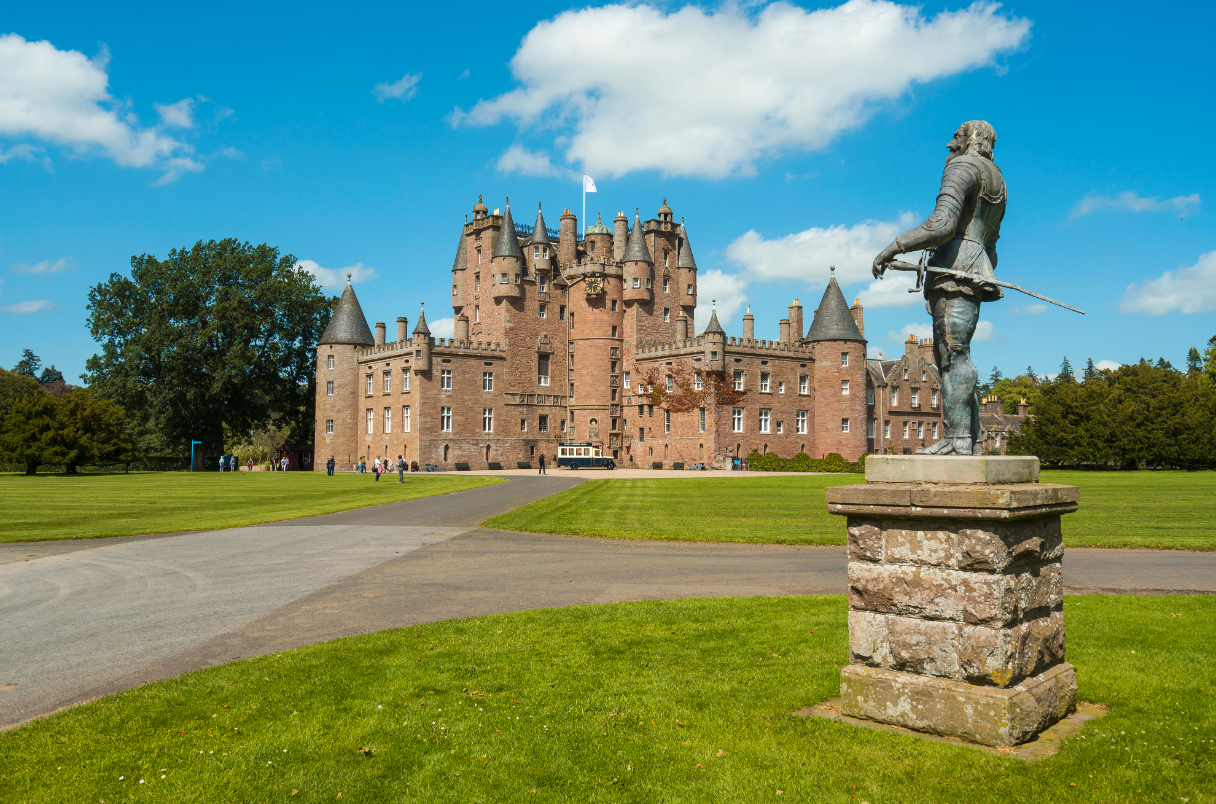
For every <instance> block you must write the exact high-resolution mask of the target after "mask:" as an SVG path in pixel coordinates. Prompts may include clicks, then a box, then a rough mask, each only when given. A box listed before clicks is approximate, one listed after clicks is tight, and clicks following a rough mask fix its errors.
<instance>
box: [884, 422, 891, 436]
mask: <svg viewBox="0 0 1216 804" xmlns="http://www.w3.org/2000/svg"><path fill="white" fill-rule="evenodd" d="M882 437H883V438H890V437H891V422H883V425H882Z"/></svg>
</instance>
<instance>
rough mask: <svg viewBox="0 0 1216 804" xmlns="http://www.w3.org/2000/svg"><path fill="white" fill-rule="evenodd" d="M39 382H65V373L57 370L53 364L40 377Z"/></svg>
mask: <svg viewBox="0 0 1216 804" xmlns="http://www.w3.org/2000/svg"><path fill="white" fill-rule="evenodd" d="M38 382H40V383H43V384H45V383H48V382H63V372H62V371H60V370H59V369H57V368H55V364H54V363H52V364H51V365H49V366H47V367H46V368H44V369H43V370H42V373H41V374H39V375H38Z"/></svg>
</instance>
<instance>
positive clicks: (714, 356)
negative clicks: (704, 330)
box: [709, 352, 718, 360]
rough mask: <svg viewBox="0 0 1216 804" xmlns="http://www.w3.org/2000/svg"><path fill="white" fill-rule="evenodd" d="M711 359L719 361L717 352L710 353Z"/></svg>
mask: <svg viewBox="0 0 1216 804" xmlns="http://www.w3.org/2000/svg"><path fill="white" fill-rule="evenodd" d="M709 359H710V360H717V359H718V353H717V352H710V353H709Z"/></svg>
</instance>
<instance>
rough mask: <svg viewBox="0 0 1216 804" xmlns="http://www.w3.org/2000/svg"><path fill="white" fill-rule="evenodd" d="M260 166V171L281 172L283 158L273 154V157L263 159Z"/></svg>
mask: <svg viewBox="0 0 1216 804" xmlns="http://www.w3.org/2000/svg"><path fill="white" fill-rule="evenodd" d="M260 164H261V167H262V170H282V169H283V157H281V156H279V155H278V154H275V155H274V156H271V157H268V158H266V159H263V160H262V161H261V163H260Z"/></svg>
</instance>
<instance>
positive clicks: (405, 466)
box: [325, 455, 418, 483]
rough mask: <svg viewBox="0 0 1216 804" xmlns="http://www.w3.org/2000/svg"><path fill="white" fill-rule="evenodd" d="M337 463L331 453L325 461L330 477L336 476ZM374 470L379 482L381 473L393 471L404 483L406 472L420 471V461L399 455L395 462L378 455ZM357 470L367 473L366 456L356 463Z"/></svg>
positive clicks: (373, 466)
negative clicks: (409, 459) (382, 458)
mask: <svg viewBox="0 0 1216 804" xmlns="http://www.w3.org/2000/svg"><path fill="white" fill-rule="evenodd" d="M337 465H338V464H337V462H336V461H335V460H334V456H332V455H330V456H329V460H328V461H326V462H325V471H326V473H327V474H328V475H329V476H330V477H333V476H334V469H335V468H337ZM372 471H373V472H374V473H375V474H376V482H377V483H379V482H380V475H383V474H387V473H389V472H392V471H396V472H397V482H398V483H404V482H405V473H406V472H417V471H418V462H417V461H407V460H406V459H405V456H403V455H398V456H397V461H396V462H395V463H394V462H393V461H392V460H390V459H389V458H385V459H384V460H383V461H381V460H380V458H379V456H377V457H376V460H375V461H373V462H372ZM355 472H357V473H358V474H366V473H367V459H366V458H360V459H359V463H357V464H355Z"/></svg>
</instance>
